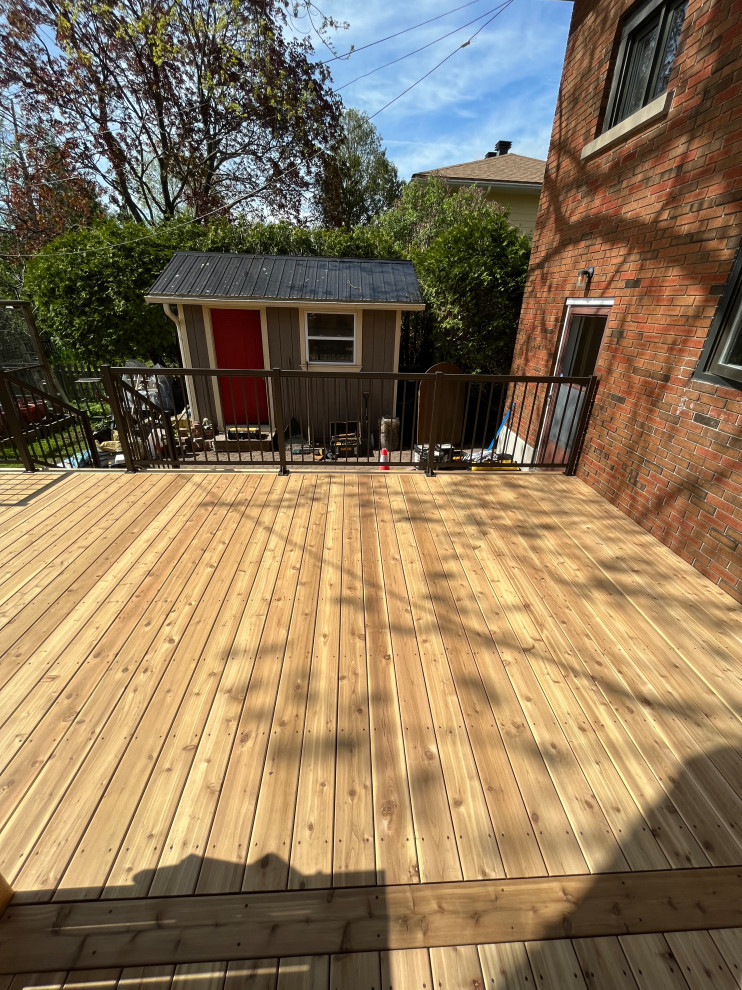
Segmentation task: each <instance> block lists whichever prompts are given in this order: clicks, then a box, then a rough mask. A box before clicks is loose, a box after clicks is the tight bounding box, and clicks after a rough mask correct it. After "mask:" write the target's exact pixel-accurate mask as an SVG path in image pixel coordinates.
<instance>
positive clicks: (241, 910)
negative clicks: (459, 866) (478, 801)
mask: <svg viewBox="0 0 742 990" xmlns="http://www.w3.org/2000/svg"><path fill="white" fill-rule="evenodd" d="M740 883H742V871H740V870H735V869H725V868H718V867H717V868H710V869H707V870H687V871H658V872H650V873H631V874H626V873H622V874H601V875H599V876H594V877H587V876H572V877H554V878H552V877H543V878H533V879H531V878H528V879H521V880H480V881H460V882H454V883H440V884H412V885H410V884H406V885H399V886H389V887H385V888H381V887H356V888H352V887H346V888H340V889H338V888H336V889H325V890H321V889H320V890H299V891H279V892H275V893H253V894H246V893H243V894H236V895H229V894H225V895H217V896H201V897H193V896H190V897H173V898H157V897H151V898H143V899H129V900H120V901H101V902H98V903H96V902H69V903H66V904H43V905H17V906H16V905H13V904H11V905H10V906H9V907H8V908H7V910H6V912H5V914H4V915H3V918H2V919H0V973H15V972H23V970H24V968H25V969H29V968H31V967H34V968H38V967H39V966H40V965H41V964H42V962H43V965H44V967H45V968H48V969H72V968H78V969H84V968H86V967H95V968H100V967H101V966H104V967H109V966H122V965H130V966H132V965H143V966H144V965H150V964H155V963H166V962H167V963H175V964H181V963H186V962H200V961H205V960H212V959H214V958H218V959H225V960H230V959H237V958H239V959H249V958H262V957H264V956H265V955H266V953H267V954H268V955H270V956H273V955H275V956H279V957H281V956H286V955H293V954H296V955H309V954H328V953H329V954H332V953H347V952H350V953H355V952H369V951H381V950H386V949H408V948H431V947H439V946H450V945H476V944H478V943H487V942H520V941H531V940H539V939H545V938H549V939H559V938H565V937H572V938H595V937H598V936H613V935H620V934H629V933H652V932H662V931H683V930H686V929H687V930H695V929H701V928H703V929H708V928H716V927H719V928H726V927H735V926H737V927H738V926H741V925H742V898H740V896H739V890H740Z"/></svg>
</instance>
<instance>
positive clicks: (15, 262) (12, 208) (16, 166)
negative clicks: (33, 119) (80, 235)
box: [0, 103, 103, 295]
mask: <svg viewBox="0 0 742 990" xmlns="http://www.w3.org/2000/svg"><path fill="white" fill-rule="evenodd" d="M3 124H4V125H5V126H4V127H0V252H3V253H4V254H6V255H7V257H6V258H5V259H4V266H3V269H4V272H5V273H6V279H7V280H8V281H9V286H10V288H11V292H12V294H13V295H16V294H17V293H18V292H19V290H20V288H21V286H22V284H23V271H24V267H25V266H24V258H23V255H29V254H33V253H34V252H36V251H38V250H39V249H40V248H41V247H42V246H43V245H44V244H46V243H48V242H49V241H50V240H53V239H54V238H55V237H58V236H59V235H60V234H63V233H65V232H66V231H68V230H77V229H79V228H80V227H83V226H85V225H86V224H88V223H90V222H91V220H92V219H93V218H95V217H98V216H101V214H102V212H103V211H102V207H101V204H100V197H99V190H98V189H97V188H96V186H95V184H94V183H92V182H91V181H89V180H88V179H86V178H85V177H84V176H83V175H80V174H79V173H77V172H76V171H75V168H74V165H73V164H72V158H73V149H72V148H71V147H70V144H69V142H64V141H62V142H59V141H57V140H56V139H55V135H54V133H53V131H50V130H49V129H42V128H41V127H37V128H36V131H35V132H34V133H32V134H29V133H25V132H24V131H23V130H22V128H21V127H20V126H19V123H18V120H17V117H16V114H15V108H14V107H13V105H12V103H11V104H10V105H9V107H8V108H7V109H5V108H3V107H2V106H0V125H3ZM0 279H2V275H0Z"/></svg>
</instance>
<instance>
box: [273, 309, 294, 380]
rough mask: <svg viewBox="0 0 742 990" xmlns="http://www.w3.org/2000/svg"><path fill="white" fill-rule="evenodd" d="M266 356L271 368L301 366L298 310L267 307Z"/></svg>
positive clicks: (290, 368) (288, 368)
mask: <svg viewBox="0 0 742 990" xmlns="http://www.w3.org/2000/svg"><path fill="white" fill-rule="evenodd" d="M265 318H266V323H267V326H268V356H269V358H270V361H269V365H270V367H271V368H283V369H285V370H289V371H297V370H299V369H300V368H301V351H300V346H299V333H300V328H299V310H298V309H293V308H292V309H278V308H277V307H268V309H266V311H265Z"/></svg>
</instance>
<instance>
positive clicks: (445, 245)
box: [377, 176, 530, 373]
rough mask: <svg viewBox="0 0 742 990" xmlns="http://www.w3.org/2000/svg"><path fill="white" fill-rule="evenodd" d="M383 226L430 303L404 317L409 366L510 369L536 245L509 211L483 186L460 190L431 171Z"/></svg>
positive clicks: (409, 189) (406, 192)
mask: <svg viewBox="0 0 742 990" xmlns="http://www.w3.org/2000/svg"><path fill="white" fill-rule="evenodd" d="M377 226H378V227H379V229H380V230H381V232H382V233H384V234H385V235H386V236H387V237H389V238H390V239H391V240H392V241H393V242H394V244H395V245H396V248H397V250H398V251H399V253H400V254H401V255H402V256H404V257H408V258H411V259H412V260H413V261H414V263H415V268H416V270H417V274H418V277H419V279H420V284H421V286H422V289H423V295H424V297H425V301H426V303H427V306H428V308H427V310H426V312H424V313H420V314H417V313H414V314H407V315H406V316H405V317H404V319H403V324H402V331H403V333H402V341H401V352H400V353H401V363H402V364H403V365H404V366H406V367H410V368H411V367H416V366H417V367H423V368H425V367H428V366H429V365H430V364H431V363H432V361H433V360H450V361H453V362H455V363H456V364H459V365H460V366H461V367H462V368H463V369H464V370H465V371H468V372H490V373H498V372H500V373H507V371H508V370H509V367H510V361H511V357H512V348H513V346H514V342H515V333H516V330H517V324H518V315H519V312H520V305H521V300H522V296H523V288H524V285H525V273H526V270H527V267H528V256H529V250H530V244H529V241H528V238H526V237H523V236H522V235H521V234H520V233H519V232H518V231H517V230H516V229H515V228H514V227H512V226H511V225H510V223H509V222H508V220H507V213H506V211H504V210H502V209H501V208H500V207H498V206H495V205H493V204H492V203H488V202H487V201H486V199H485V197H484V194H483V192H482V191H481V190H479V189H473V188H463V189H458V190H456V191H453V192H452V191H451V190H450V189H447V188H446V186H445V185H444V184H443V182H442V181H441V180H440V178H439V177H438V176H431V177H430V178H428V180H427V181H426V182H410V183H408V184H407V185H406V186H405V187H404V190H403V191H402V195H401V197H400V199H399V201H398V202H397V204H396V205H395V206H394V208H393V209H391V210H389V211H388V212H387V213H385V214H384V215H383V216H382V217H380V218H379V221H378V224H377Z"/></svg>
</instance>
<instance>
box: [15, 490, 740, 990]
mask: <svg viewBox="0 0 742 990" xmlns="http://www.w3.org/2000/svg"><path fill="white" fill-rule="evenodd" d="M741 617H742V610H740V608H739V606H737V605H736V604H735V603H734V602H733V601H732V600H731V599H730V598H728V597H727V596H725V595H724V594H723V593H722V592H721V591H719V589H717V588H715V587H714V586H713V585H711V584H710V583H709V582H708V581H706V580H705V579H704V578H702V577H701V576H700V575H699V574H698V573H697V572H695V571H694V570H693V569H692V568H690V567H689V566H687V565H686V564H684V563H683V562H682V561H681V560H680V559H679V558H677V557H675V556H674V555H673V554H672V553H671V552H670V551H669V550H667V549H666V548H665V547H663V546H662V545H660V544H659V543H658V542H657V541H655V540H654V539H653V538H652V537H651V536H649V535H648V534H646V533H645V532H644V531H643V530H641V529H640V528H639V527H637V526H636V525H635V524H634V523H632V522H631V521H630V520H628V519H627V518H625V517H624V516H622V515H621V514H620V513H619V512H617V511H616V510H615V509H614V508H613V507H611V506H610V505H608V504H607V503H606V502H605V501H603V500H602V499H600V498H599V497H598V496H597V495H596V494H595V493H594V492H592V491H591V490H590V489H589V488H588V487H587V486H585V485H584V484H583V483H582V482H580V481H578V480H576V479H573V478H565V477H563V476H561V475H559V476H557V475H547V474H533V473H531V474H503V475H492V474H487V475H483V476H474V475H470V474H467V475H445V474H439V475H438V476H437V477H436V478H434V479H427V478H425V477H424V476H423V475H422V474H419V473H416V472H410V473H404V474H394V475H384V474H373V475H368V474H366V475H362V476H354V475H350V474H321V475H310V474H306V475H298V474H292V475H290V476H289V477H288V478H279V477H276V476H275V475H273V474H270V475H258V474H244V473H235V474H216V473H214V474H205V473H186V472H182V473H181V472H175V471H173V472H156V473H155V472H151V473H148V474H139V475H133V476H124V475H119V474H108V473H105V472H91V473H87V472H77V473H71V474H68V475H64V476H60V477H58V478H54V477H52V476H50V475H48V474H47V475H44V476H35V477H34V476H28V475H23V474H13V473H9V472H1V473H0V874H2V875H4V876H5V878H6V879H7V880H8V881H9V882H10V883H11V884H12V886H13V888H14V890H15V896H14V898H13V901H12V903H11V906H10V907H9V908H8V909H7V910H6V911H5V914H4V915H3V917H2V919H1V920H0V974H8V975H7V976H3V975H0V990H9V988H11V987H12V990H20V988H22V987H26V986H40V985H43V986H46V987H50V988H56V987H62V986H65V987H73V986H78V985H83V984H84V985H89V984H94V985H96V986H99V987H111V988H113V987H122V988H123V987H127V988H129V987H135V986H146V987H151V988H157V990H160V988H163V990H165V988H169V987H171V986H172V987H185V986H188V987H189V988H190V987H191V986H193V987H194V988H196V987H198V988H201V987H205V988H211V987H214V988H222V987H230V988H236V987H242V986H250V987H261V988H263V987H265V988H273V987H278V988H279V990H294V988H297V990H298V988H307V990H314V988H317V990H329V988H332V990H343V988H360V990H366V988H368V990H370V988H371V987H374V988H377V990H378V988H380V987H384V988H399V990H408V988H418V987H419V988H432V987H435V988H443V990H458V988H460V987H461V988H464V987H487V988H491V990H494V988H503V990H504V988H508V990H509V988H515V987H523V988H528V987H533V986H538V987H543V988H555V990H561V988H563V987H568V986H569V987H575V988H577V990H586V988H600V990H603V988H613V987H615V988H628V990H637V988H638V990H644V988H647V990H664V988H674V990H695V988H703V987H714V988H716V987H719V988H723V990H725V988H727V987H729V988H732V987H740V986H742V894H741V893H740V891H741V890H742V720H741V718H742V621H741ZM13 974H36V975H35V976H34V975H15V976H14V975H13Z"/></svg>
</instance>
